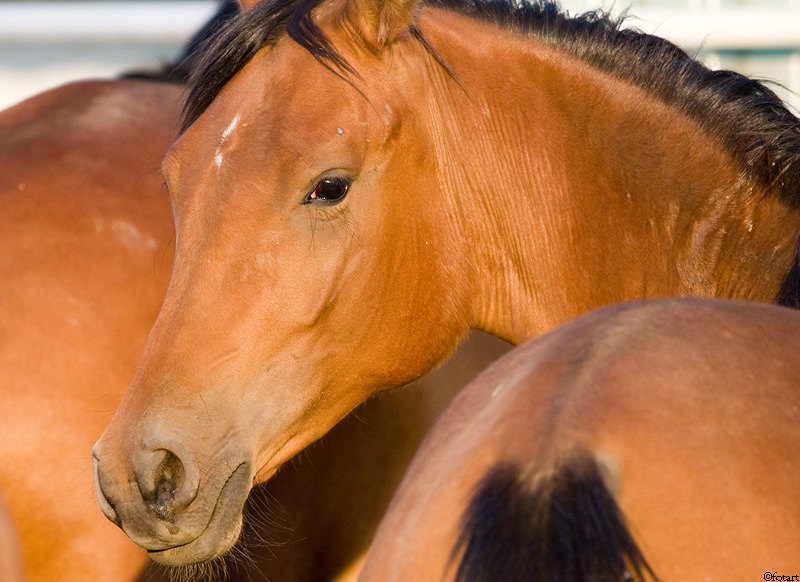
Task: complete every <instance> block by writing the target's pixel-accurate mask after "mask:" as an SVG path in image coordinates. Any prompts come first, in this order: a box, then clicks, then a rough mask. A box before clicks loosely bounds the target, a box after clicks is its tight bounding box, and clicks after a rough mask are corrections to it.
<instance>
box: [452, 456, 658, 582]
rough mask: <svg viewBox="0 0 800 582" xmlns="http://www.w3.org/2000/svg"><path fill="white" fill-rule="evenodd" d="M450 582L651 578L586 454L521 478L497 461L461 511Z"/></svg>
mask: <svg viewBox="0 0 800 582" xmlns="http://www.w3.org/2000/svg"><path fill="white" fill-rule="evenodd" d="M459 555H460V557H461V559H460V562H459V566H458V570H457V573H456V581H457V582H490V581H496V580H504V581H507V582H512V581H520V582H522V581H525V582H532V581H542V582H545V581H546V582H560V581H563V582H582V581H591V582H621V581H636V582H646V581H647V580H652V581H656V580H657V577H656V575H655V574H654V572H653V570H652V569H651V568H650V566H649V565H648V563H647V561H646V560H645V558H644V556H643V555H642V552H641V551H640V549H639V548H638V546H637V545H636V542H635V541H634V539H633V536H632V535H631V532H630V531H629V530H628V527H627V525H626V523H625V517H624V515H623V514H622V511H621V510H620V508H619V506H618V505H617V503H616V501H615V500H614V497H613V495H612V494H611V492H610V491H609V488H608V486H607V485H606V480H605V479H604V478H603V474H602V470H601V467H600V466H599V464H598V462H597V460H596V459H595V458H594V457H593V456H592V455H591V454H589V453H588V452H585V451H579V452H576V453H573V454H571V455H568V456H567V457H565V458H564V459H563V460H562V461H561V462H559V463H557V464H556V465H555V466H553V467H551V468H548V469H546V470H544V471H538V472H536V473H535V474H534V475H533V476H527V475H526V474H525V472H524V471H523V469H522V468H521V467H519V466H518V465H515V464H507V463H506V464H499V465H496V466H495V467H494V468H493V469H491V470H490V471H489V472H488V474H487V475H486V476H485V477H484V478H483V480H482V481H481V482H480V483H479V484H478V487H477V491H476V493H475V495H474V497H473V498H472V501H471V503H470V505H469V507H468V508H467V509H466V511H465V513H464V517H463V522H462V530H461V534H460V536H459V539H458V541H457V543H456V545H455V547H454V549H453V560H455V559H457V558H458V556H459Z"/></svg>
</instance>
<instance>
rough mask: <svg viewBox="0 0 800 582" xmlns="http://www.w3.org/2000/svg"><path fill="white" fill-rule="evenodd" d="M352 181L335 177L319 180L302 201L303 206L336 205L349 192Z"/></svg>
mask: <svg viewBox="0 0 800 582" xmlns="http://www.w3.org/2000/svg"><path fill="white" fill-rule="evenodd" d="M351 183H352V181H351V180H350V179H349V178H344V177H336V178H325V179H324V180H320V181H319V183H317V185H316V186H315V187H314V190H312V191H311V193H310V194H309V195H308V196H306V197H305V198H304V199H303V204H309V203H311V202H327V203H328V204H336V203H337V202H341V201H342V199H344V197H345V195H346V194H347V191H348V190H350V184H351Z"/></svg>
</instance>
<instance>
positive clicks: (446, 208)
mask: <svg viewBox="0 0 800 582" xmlns="http://www.w3.org/2000/svg"><path fill="white" fill-rule="evenodd" d="M208 55H209V57H208V59H206V60H205V61H203V62H201V64H200V65H199V67H198V68H197V69H196V73H195V75H194V80H193V82H192V89H191V90H190V98H189V101H188V103H187V108H186V117H185V120H184V124H183V125H184V131H183V132H182V135H181V136H180V138H179V139H178V140H177V141H176V142H175V144H174V145H173V147H172V149H171V151H170V153H169V154H168V156H167V157H166V160H165V163H164V174H165V178H166V183H167V185H168V188H169V191H170V197H171V200H172V203H173V207H174V210H175V218H176V226H177V245H176V254H175V266H174V270H173V273H172V279H171V282H170V289H169V291H168V293H167V296H166V298H165V302H164V305H163V308H162V311H161V314H160V316H159V319H158V321H157V322H156V324H155V326H154V328H153V330H152V333H151V335H150V337H149V339H148V343H147V345H146V347H145V350H144V353H143V356H142V359H141V362H140V365H139V368H138V371H137V374H136V377H135V379H134V380H133V382H132V384H131V386H130V388H129V390H128V392H127V394H126V396H125V397H124V398H123V400H122V402H121V404H120V407H119V408H118V410H117V412H116V414H115V416H114V418H113V419H112V420H111V422H110V424H109V426H108V428H107V430H106V432H105V433H104V436H103V437H102V438H101V439H100V440H99V441H98V443H97V444H96V446H95V448H94V459H95V474H96V483H97V490H98V499H99V502H100V504H101V507H102V508H103V511H104V512H105V513H106V515H107V516H108V517H109V518H110V519H111V520H113V521H114V522H116V523H118V524H119V525H121V526H122V527H123V528H124V529H125V531H126V533H128V535H129V536H130V537H131V538H132V539H133V540H134V541H135V542H136V543H138V544H140V545H141V546H143V547H145V548H147V549H148V550H149V551H150V555H151V556H152V557H153V558H154V559H156V560H158V561H160V562H162V563H166V564H185V563H190V562H199V561H203V560H207V559H210V558H213V557H214V556H217V555H220V554H222V553H223V552H225V551H226V550H227V549H228V548H229V547H231V545H232V544H233V543H234V542H235V540H236V538H237V536H238V533H239V531H240V527H241V509H242V506H243V504H244V501H245V499H246V497H247V495H248V493H249V491H250V489H251V487H252V485H253V484H254V483H257V482H261V481H265V480H267V479H269V478H270V477H272V476H273V475H274V474H275V472H276V471H277V470H278V469H279V467H281V466H282V465H283V464H284V463H285V462H286V461H287V460H288V459H290V458H292V457H293V456H294V455H295V454H296V453H297V452H298V451H300V450H302V449H303V448H304V447H305V446H307V445H308V444H309V443H311V442H313V441H314V440H316V439H317V438H319V437H320V436H321V435H323V434H324V433H325V432H326V431H328V430H329V429H330V428H331V427H332V426H333V425H334V424H335V423H337V422H338V421H339V420H340V419H341V418H343V417H344V416H345V415H346V414H347V413H348V412H349V411H350V410H352V409H353V408H354V407H355V406H356V405H357V404H358V403H360V402H362V401H363V400H365V399H367V398H368V397H369V396H370V395H372V394H374V393H376V392H378V391H381V390H385V389H389V388H392V387H395V386H399V385H401V384H403V383H405V382H408V381H409V380H412V379H414V378H416V377H418V376H420V375H422V374H424V373H425V372H427V371H428V370H430V369H431V368H432V367H434V366H436V365H437V364H438V363H440V362H441V361H442V360H443V359H445V358H446V357H447V355H448V354H449V353H450V352H451V351H452V350H453V348H454V347H455V346H456V345H457V344H458V342H459V341H460V339H461V338H462V337H463V336H464V334H465V333H467V331H468V330H469V329H470V328H475V329H480V330H483V331H486V332H488V333H491V334H493V335H496V336H498V337H501V338H503V339H505V340H508V341H510V342H512V343H521V342H523V341H525V340H527V339H529V338H531V337H533V336H535V335H537V334H539V333H541V332H544V331H546V330H548V329H550V328H552V327H554V326H555V325H557V324H560V323H563V322H565V321H567V320H569V319H571V318H573V317H575V316H577V315H579V314H581V313H583V312H586V311H588V310H590V309H592V308H595V307H599V306H601V305H604V304H608V303H611V302H617V301H623V300H628V299H635V298H639V297H659V296H674V295H704V296H717V297H736V298H741V299H750V300H757V301H764V302H768V301H773V300H774V299H775V298H776V296H778V295H779V294H780V292H781V289H784V290H785V289H791V288H792V285H791V283H792V277H794V276H796V274H797V273H796V270H795V271H793V270H792V265H793V264H794V261H795V256H796V244H797V236H798V232H799V231H800V193H799V192H798V190H797V188H798V184H800V178H798V176H799V175H800V124H798V120H797V119H796V118H795V117H794V116H793V115H792V114H791V113H790V112H789V111H788V110H787V109H786V108H785V107H784V106H783V104H782V103H781V102H780V101H779V100H778V99H777V98H776V97H775V96H774V94H772V93H771V92H770V91H769V89H767V88H766V87H765V86H764V85H762V84H760V83H758V82H755V81H752V80H750V79H747V78H745V77H742V76H740V75H736V74H735V73H729V72H712V71H709V70H708V69H706V68H705V67H704V66H703V65H701V64H700V63H698V62H697V61H695V60H693V59H692V58H690V57H689V56H687V55H686V54H685V53H683V52H682V51H680V50H679V49H678V48H676V47H675V46H673V45H671V44H669V43H668V42H666V41H664V40H662V39H659V38H656V37H651V36H646V35H641V34H639V33H635V32H632V31H628V30H621V29H620V28H619V26H618V25H617V23H615V22H613V21H611V20H609V19H607V18H605V17H602V16H601V15H596V14H593V15H589V16H585V17H577V18H571V17H568V16H565V15H564V14H562V13H560V12H558V10H557V9H556V7H555V6H553V5H552V4H549V3H533V4H527V3H523V4H521V5H519V4H518V3H516V2H508V3H502V2H483V1H480V0H476V1H474V2H465V3H462V2H455V1H452V2H449V1H447V0H438V1H432V2H430V3H424V4H420V3H418V2H417V1H416V0H389V1H386V2H374V1H373V0H329V1H319V2H298V3H294V2H291V1H290V0H282V1H267V2H264V3H261V4H258V5H256V6H255V7H254V8H253V9H252V10H250V11H248V12H247V13H245V14H243V15H242V16H241V17H238V18H236V19H234V20H233V21H232V22H231V23H230V25H229V26H228V27H226V29H225V31H224V32H223V33H222V34H221V35H220V36H219V37H218V38H217V40H216V41H215V43H213V44H212V45H210V48H208ZM784 283H787V285H784ZM784 295H785V296H786V297H789V296H790V295H791V293H786V294H784ZM789 298H790V299H791V297H789Z"/></svg>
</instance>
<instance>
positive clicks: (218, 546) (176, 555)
mask: <svg viewBox="0 0 800 582" xmlns="http://www.w3.org/2000/svg"><path fill="white" fill-rule="evenodd" d="M251 481H252V478H251V476H250V470H249V464H248V463H246V462H243V463H241V464H240V465H239V466H238V467H236V469H234V471H233V472H232V473H231V475H230V477H228V479H227V481H226V482H225V484H224V485H223V486H222V488H221V489H220V492H219V496H218V498H217V503H216V505H215V506H214V509H213V511H212V512H211V517H210V518H209V520H208V524H207V525H206V527H205V529H204V530H203V531H202V532H201V533H200V535H198V536H197V537H196V538H194V539H193V540H191V541H189V542H187V543H185V544H180V545H177V546H172V547H169V548H164V549H158V550H147V555H148V556H149V557H150V559H151V560H153V561H154V562H156V563H158V564H162V565H164V566H188V565H191V564H198V563H201V562H207V561H209V560H213V559H214V558H217V557H219V556H221V555H223V554H224V553H225V552H227V551H228V550H230V549H231V548H232V547H233V545H234V544H235V543H236V540H237V539H238V538H239V534H240V533H241V531H242V511H243V510H244V503H245V501H246V500H247V495H248V493H249V491H250V485H251Z"/></svg>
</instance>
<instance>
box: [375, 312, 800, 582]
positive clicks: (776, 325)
mask: <svg viewBox="0 0 800 582" xmlns="http://www.w3.org/2000/svg"><path fill="white" fill-rule="evenodd" d="M799 329H800V313H798V312H796V311H793V310H789V309H786V308H782V307H777V306H771V305H763V304H756V303H746V302H734V301H724V300H708V299H706V300H698V299H684V300H662V301H651V302H636V303H632V304H621V305H615V306H612V307H607V308H603V309H600V310H598V311H595V312H592V313H590V314H588V315H586V316H583V317H580V318H578V319H577V320H574V321H572V322H570V323H568V324H566V325H564V326H562V327H560V328H558V329H556V330H555V331H553V332H551V333H548V334H546V335H545V336H543V337H541V338H537V339H535V340H531V341H530V342H527V343H525V344H523V345H522V346H519V347H517V348H515V349H514V350H512V351H511V352H510V353H508V354H506V355H505V356H504V357H503V358H501V359H500V360H499V361H498V362H496V363H495V364H493V365H492V366H491V367H489V368H488V369H487V370H486V372H484V373H483V374H482V375H480V376H479V377H478V378H477V379H476V380H475V381H474V382H473V383H471V384H470V385H469V386H468V387H467V388H465V389H464V391H462V392H461V393H460V394H459V395H458V396H457V397H456V399H455V400H454V402H453V404H452V405H451V406H450V408H448V410H447V411H446V412H445V413H444V414H443V415H442V417H441V419H440V421H439V422H438V423H437V424H436V426H435V427H434V429H433V430H432V431H431V433H430V434H429V435H428V437H426V439H425V441H424V443H423V445H422V446H421V447H420V450H419V452H418V454H417V456H416V457H415V459H414V461H413V462H412V464H411V466H410V467H409V471H408V473H407V476H406V478H405V479H404V480H403V483H402V485H401V486H400V488H399V490H398V492H397V495H396V496H395V499H394V500H393V501H392V505H391V507H390V509H389V511H388V512H387V515H386V517H385V518H384V520H383V522H382V523H381V526H380V528H379V530H378V534H377V536H376V538H375V541H374V543H373V545H372V547H371V549H370V552H369V554H368V557H367V561H366V564H365V566H364V570H363V571H362V575H361V578H360V581H361V582H371V581H380V582H390V581H392V580H429V581H434V580H453V579H457V580H472V581H478V580H481V581H490V580H505V581H509V582H512V581H523V580H524V581H526V582H527V581H532V580H571V581H576V582H577V581H579V580H623V579H629V580H633V579H636V580H641V579H649V578H650V576H649V575H648V569H647V564H649V567H650V568H652V572H654V573H655V575H657V576H658V577H659V578H660V579H661V580H665V581H666V580H708V581H713V580H716V581H720V582H723V581H729V580H758V579H762V577H763V576H765V572H766V573H777V574H781V575H784V574H785V575H792V574H793V573H795V572H796V571H797V557H798V556H800V536H799V535H798V533H800V489H798V487H797V482H798V479H800V460H799V459H798V457H797V450H798V447H800V408H798V406H799V405H800V384H798V377H800V334H798V330H799ZM620 512H621V513H620ZM637 569H638V574H637V572H636V570H637ZM776 579H778V578H776Z"/></svg>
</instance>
